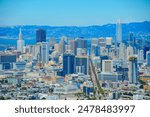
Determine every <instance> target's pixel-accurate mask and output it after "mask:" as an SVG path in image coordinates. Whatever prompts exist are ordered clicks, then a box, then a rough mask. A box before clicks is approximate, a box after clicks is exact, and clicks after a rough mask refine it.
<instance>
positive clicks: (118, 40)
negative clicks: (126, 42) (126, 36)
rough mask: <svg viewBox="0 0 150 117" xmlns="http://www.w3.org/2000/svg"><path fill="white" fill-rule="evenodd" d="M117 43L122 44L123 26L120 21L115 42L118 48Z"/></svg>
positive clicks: (117, 25)
mask: <svg viewBox="0 0 150 117" xmlns="http://www.w3.org/2000/svg"><path fill="white" fill-rule="evenodd" d="M117 43H122V26H121V21H120V20H118V22H117V24H116V41H115V46H116V47H117Z"/></svg>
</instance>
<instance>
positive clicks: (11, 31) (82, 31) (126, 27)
mask: <svg viewBox="0 0 150 117" xmlns="http://www.w3.org/2000/svg"><path fill="white" fill-rule="evenodd" d="M20 27H21V28H22V31H23V38H24V39H35V36H36V30H37V29H39V28H43V29H45V30H46V33H47V39H49V38H50V37H56V38H60V37H61V36H67V37H70V38H76V37H84V38H95V37H109V36H111V37H113V38H115V32H116V25H115V24H106V25H101V26H100V25H93V26H85V27H77V26H37V25H24V26H5V27H4V26H0V38H3V39H4V38H10V39H18V34H19V28H20ZM122 28H123V29H122V30H123V39H124V40H127V39H128V35H129V32H133V33H134V34H135V36H136V37H138V36H139V35H141V34H142V35H148V34H150V21H145V22H133V23H123V24H122Z"/></svg>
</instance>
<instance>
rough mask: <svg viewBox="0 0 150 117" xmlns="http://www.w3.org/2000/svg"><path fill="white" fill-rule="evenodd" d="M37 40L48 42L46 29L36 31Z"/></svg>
mask: <svg viewBox="0 0 150 117" xmlns="http://www.w3.org/2000/svg"><path fill="white" fill-rule="evenodd" d="M36 42H46V31H45V30H43V29H38V30H37V31H36Z"/></svg>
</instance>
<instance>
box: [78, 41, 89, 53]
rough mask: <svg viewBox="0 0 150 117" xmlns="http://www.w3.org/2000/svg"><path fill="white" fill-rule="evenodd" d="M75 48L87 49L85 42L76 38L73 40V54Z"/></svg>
mask: <svg viewBox="0 0 150 117" xmlns="http://www.w3.org/2000/svg"><path fill="white" fill-rule="evenodd" d="M77 48H82V49H87V40H85V39H83V38H78V39H76V40H75V54H77Z"/></svg>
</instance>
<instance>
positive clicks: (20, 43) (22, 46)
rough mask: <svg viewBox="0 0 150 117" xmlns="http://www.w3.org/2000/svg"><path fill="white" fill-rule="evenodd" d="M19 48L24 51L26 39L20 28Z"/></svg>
mask: <svg viewBox="0 0 150 117" xmlns="http://www.w3.org/2000/svg"><path fill="white" fill-rule="evenodd" d="M17 50H18V51H20V52H23V51H24V40H23V39H22V32H21V28H20V33H19V39H18V40H17Z"/></svg>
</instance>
